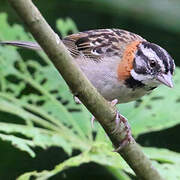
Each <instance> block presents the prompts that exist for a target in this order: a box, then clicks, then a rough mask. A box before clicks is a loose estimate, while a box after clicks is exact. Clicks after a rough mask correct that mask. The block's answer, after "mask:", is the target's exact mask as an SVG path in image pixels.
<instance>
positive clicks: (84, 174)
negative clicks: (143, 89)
mask: <svg viewBox="0 0 180 180" xmlns="http://www.w3.org/2000/svg"><path fill="white" fill-rule="evenodd" d="M0 3H1V6H0V40H15V39H18V40H26V41H28V40H29V41H33V38H32V37H31V35H30V33H28V31H27V29H24V27H23V25H22V24H21V21H20V20H19V19H18V17H17V16H16V15H15V13H14V12H13V11H12V9H11V8H10V7H9V5H8V4H7V2H6V1H4V0H0ZM35 3H36V5H37V6H38V8H39V9H40V10H41V12H42V13H43V15H44V16H45V18H46V19H47V21H48V22H49V23H50V24H51V26H52V27H53V28H54V29H55V30H56V31H57V32H59V34H60V35H61V36H62V37H64V36H66V35H67V34H70V33H75V32H77V31H83V30H87V29H96V28H109V27H116V28H122V29H127V30H129V31H132V32H135V33H137V34H140V35H142V36H143V37H145V38H146V39H148V40H150V41H153V42H155V43H157V44H159V45H161V46H163V47H164V48H165V49H167V50H168V51H169V52H170V54H171V55H172V56H173V57H174V59H175V61H176V65H177V66H178V65H180V63H179V62H178V61H177V59H178V57H179V56H180V55H179V53H178V50H179V49H178V47H179V45H180V44H179V42H180V41H179V39H180V35H179V32H180V31H179V29H180V26H179V23H178V22H179V17H180V9H179V7H180V3H179V2H178V1H175V0H174V1H167V0H160V1H158V2H157V1H155V0H151V1H147V0H143V1H142V2H141V3H139V1H137V0H136V1H121V0H118V1H114V0H112V1H108V0H100V1H98V2H97V1H95V0H91V1H89V0H81V1H80V0H69V1H68V3H67V1H65V0H61V2H59V1H58V0H56V1H53V2H52V1H50V0H47V1H46V3H44V1H43V0H39V1H36V2H35ZM87 19H88V21H87ZM179 77H180V69H179V68H178V67H177V68H176V72H175V77H174V83H175V88H173V89H169V88H167V87H164V86H162V87H160V88H158V89H157V90H155V91H154V92H153V93H152V94H150V95H148V96H146V97H144V98H143V99H141V100H139V101H137V102H133V103H128V104H123V105H118V108H119V110H120V111H121V113H122V114H123V115H125V116H126V117H127V118H128V119H129V121H130V124H131V127H132V133H133V135H134V137H135V138H136V140H137V141H138V142H139V143H140V145H141V146H142V149H143V151H144V152H145V153H146V154H147V156H148V157H149V158H150V159H151V160H152V163H153V164H154V166H155V167H156V168H157V169H158V170H159V171H160V173H161V174H162V175H163V176H164V177H165V178H166V179H168V180H178V179H180V172H179V168H180V154H179V152H180V145H179V144H180V143H179V130H180V126H179V125H178V124H179V123H180V111H179V107H180V93H179V92H180V79H179ZM90 118H91V115H90V114H89V112H88V111H87V110H86V109H85V107H84V106H83V105H76V104H75V102H74V100H73V98H72V95H71V93H70V92H69V89H68V87H67V85H66V84H65V82H64V80H63V79H62V78H61V76H59V74H58V72H57V71H56V69H55V68H54V67H53V65H52V64H51V63H50V61H49V60H48V58H47V57H46V56H45V54H43V53H42V52H33V51H29V50H22V49H18V48H14V47H3V46H1V47H0V145H1V149H0V152H1V156H0V160H1V164H0V179H6V180H8V179H10V180H11V179H19V180H25V179H30V177H33V179H42V180H44V179H55V180H56V179H72V178H73V179H78V180H79V179H92V178H93V179H99V178H103V179H118V180H131V179H137V178H136V177H135V175H134V173H133V172H132V170H131V169H130V168H129V167H128V165H127V164H126V163H125V162H124V161H123V160H122V158H121V157H119V155H117V154H116V153H114V152H112V150H113V147H112V145H111V143H110V141H109V140H108V138H107V136H106V135H105V133H104V131H103V130H102V129H101V127H100V126H99V124H98V123H95V127H94V128H93V129H92V128H91V125H90Z"/></svg>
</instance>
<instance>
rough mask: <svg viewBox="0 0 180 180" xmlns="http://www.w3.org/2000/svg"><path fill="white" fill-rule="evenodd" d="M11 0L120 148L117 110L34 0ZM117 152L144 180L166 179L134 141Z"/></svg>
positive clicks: (71, 87) (72, 86) (81, 98)
mask: <svg viewBox="0 0 180 180" xmlns="http://www.w3.org/2000/svg"><path fill="white" fill-rule="evenodd" d="M8 1H9V3H10V4H11V5H12V7H13V8H14V9H15V10H16V12H17V13H18V14H19V16H20V17H21V18H22V20H23V21H24V22H25V24H26V25H27V26H28V28H29V31H30V32H31V33H32V34H33V36H34V38H35V39H36V40H37V42H38V43H39V44H40V45H41V47H42V48H43V50H44V51H45V53H46V54H47V55H48V57H49V58H50V60H51V61H52V63H53V64H54V66H55V67H56V68H57V69H58V71H59V73H60V74H61V75H62V76H63V78H64V79H65V81H66V83H67V84H68V85H69V87H70V89H71V90H72V92H73V93H74V94H75V95H77V96H78V98H79V99H80V100H81V102H82V103H83V104H84V105H85V106H86V107H87V109H88V110H89V111H90V112H91V113H92V114H93V115H94V116H95V117H96V119H97V120H98V121H99V123H100V124H101V125H102V127H103V128H104V130H105V131H106V133H107V135H108V136H109V138H110V139H111V141H112V143H113V145H114V146H115V147H116V148H117V147H118V146H119V144H120V143H121V141H122V140H123V139H124V135H125V134H124V133H122V132H123V131H122V129H123V128H124V125H123V124H121V128H120V130H119V131H118V132H117V133H114V134H113V133H112V132H113V130H114V129H115V128H116V124H115V121H114V118H115V115H116V109H115V108H113V107H111V106H110V105H109V103H108V102H107V101H106V100H105V99H104V98H103V97H102V96H101V95H100V94H99V93H98V92H97V90H96V89H95V88H94V87H93V86H92V85H91V83H90V82H89V81H88V79H87V78H86V77H85V76H84V75H83V73H82V72H81V70H80V69H79V67H78V66H77V65H76V63H75V61H74V60H73V58H72V57H71V55H70V53H69V52H68V50H67V49H66V47H65V46H64V44H63V43H62V42H61V40H60V39H59V37H58V36H57V34H55V33H54V32H53V30H52V29H51V27H50V26H49V25H48V24H47V22H46V21H45V19H44V18H43V17H42V15H41V14H40V12H39V11H38V9H37V8H36V7H35V6H34V4H33V3H32V1H31V0H8ZM118 153H119V154H120V155H121V156H122V157H123V158H124V159H125V160H126V162H127V163H128V164H129V165H130V167H131V168H132V169H133V170H134V172H135V173H136V175H137V176H138V177H139V178H141V179H143V180H152V179H153V180H163V178H162V177H161V176H160V174H159V173H158V172H157V170H156V169H154V167H153V166H152V164H151V162H150V160H149V159H148V158H147V157H146V156H145V155H144V154H143V152H142V151H141V149H140V147H139V146H138V145H137V144H136V142H135V141H134V140H133V143H130V144H129V145H127V146H125V147H124V148H123V149H122V150H121V151H120V152H118Z"/></svg>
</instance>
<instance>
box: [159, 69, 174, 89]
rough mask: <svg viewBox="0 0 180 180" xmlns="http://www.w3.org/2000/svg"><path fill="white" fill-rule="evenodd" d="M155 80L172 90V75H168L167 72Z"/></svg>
mask: <svg viewBox="0 0 180 180" xmlns="http://www.w3.org/2000/svg"><path fill="white" fill-rule="evenodd" d="M157 80H158V81H159V82H161V83H162V84H164V85H166V86H168V87H170V88H173V80H172V75H171V74H170V72H168V74H160V75H158V76H157Z"/></svg>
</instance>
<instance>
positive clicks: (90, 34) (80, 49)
mask: <svg viewBox="0 0 180 180" xmlns="http://www.w3.org/2000/svg"><path fill="white" fill-rule="evenodd" d="M133 40H142V38H141V37H140V36H138V35H136V34H133V33H130V32H128V31H124V30H119V29H99V30H90V31H85V32H81V33H77V34H73V35H70V36H67V37H65V38H64V39H63V42H64V44H65V45H66V46H67V48H68V49H69V51H70V52H71V54H72V56H74V57H75V58H77V57H78V56H80V55H82V56H85V57H88V58H92V59H93V60H97V61H98V60H99V59H101V58H102V57H104V56H107V57H111V56H121V55H122V50H123V48H124V47H125V46H126V45H127V44H128V43H130V42H131V41H133Z"/></svg>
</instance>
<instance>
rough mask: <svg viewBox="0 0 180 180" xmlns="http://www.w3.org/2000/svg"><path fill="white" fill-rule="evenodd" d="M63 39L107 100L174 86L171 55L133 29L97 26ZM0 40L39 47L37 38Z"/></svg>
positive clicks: (133, 97) (123, 100)
mask: <svg viewBox="0 0 180 180" xmlns="http://www.w3.org/2000/svg"><path fill="white" fill-rule="evenodd" d="M62 42H63V43H64V45H65V46H66V47H67V49H68V51H69V52H70V54H71V55H72V56H73V58H74V61H75V62H76V63H77V64H78V66H79V67H80V69H81V70H82V71H83V73H84V74H85V76H86V77H87V78H88V79H89V80H90V82H91V83H92V84H93V85H94V86H95V88H96V89H97V91H98V92H99V93H100V94H101V95H102V96H103V97H104V98H105V99H106V100H108V101H110V102H113V101H114V100H116V103H118V104H120V103H127V102H131V101H135V100H137V99H139V98H141V97H142V96H144V95H146V94H149V93H151V92H152V91H153V90H154V89H155V88H157V87H158V86H159V85H161V84H164V85H166V86H168V87H170V88H172V87H173V74H174V70H175V63H174V60H173V58H172V57H171V56H170V54H169V53H168V52H167V51H166V50H165V49H164V48H162V47H160V46H159V45H157V44H155V43H151V42H149V41H147V40H146V39H144V38H143V37H141V36H139V35H137V34H135V33H132V32H129V31H126V30H122V29H96V30H88V31H84V32H79V33H76V34H71V35H68V36H66V37H64V38H63V39H62ZM0 44H6V45H13V46H19V47H25V48H30V49H34V50H41V47H40V45H39V44H38V43H36V42H22V41H4V42H0ZM116 103H115V104H116Z"/></svg>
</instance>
